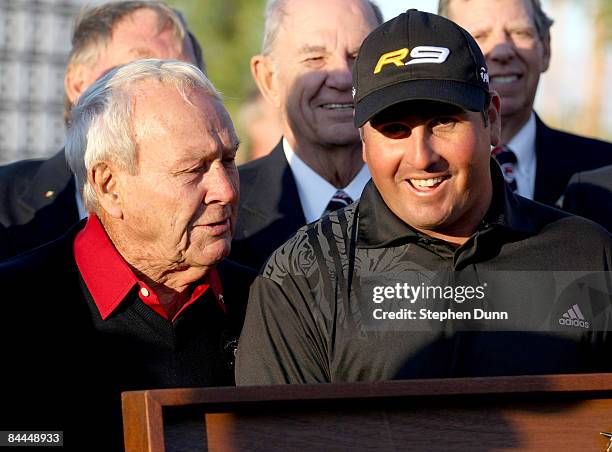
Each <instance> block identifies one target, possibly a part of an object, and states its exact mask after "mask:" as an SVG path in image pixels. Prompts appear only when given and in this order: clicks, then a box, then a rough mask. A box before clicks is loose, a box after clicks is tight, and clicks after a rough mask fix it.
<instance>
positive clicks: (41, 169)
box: [0, 149, 79, 257]
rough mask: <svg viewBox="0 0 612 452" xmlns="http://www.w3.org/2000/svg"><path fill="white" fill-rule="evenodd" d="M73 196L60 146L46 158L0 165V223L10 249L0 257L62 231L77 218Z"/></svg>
mask: <svg viewBox="0 0 612 452" xmlns="http://www.w3.org/2000/svg"><path fill="white" fill-rule="evenodd" d="M75 195H76V191H75V184H74V178H73V177H72V173H71V172H70V168H68V165H67V163H66V157H65V154H64V150H63V149H62V150H61V151H59V152H58V153H57V154H55V155H54V156H53V157H51V158H49V159H47V160H23V161H19V162H15V163H12V164H9V165H5V166H2V167H0V200H1V202H0V224H1V225H2V226H4V227H5V228H6V231H7V235H8V237H9V242H10V250H7V252H5V253H3V254H2V255H0V257H8V256H10V255H16V254H19V253H21V252H24V251H28V250H30V249H32V248H35V247H37V246H39V245H42V244H43V243H47V242H49V241H51V240H54V239H56V238H58V237H59V236H60V235H62V234H64V233H65V232H66V231H67V230H68V229H69V228H70V227H71V226H72V225H74V224H75V223H76V222H77V221H78V220H79V213H78V209H77V205H76V199H75ZM0 248H2V247H1V246H0Z"/></svg>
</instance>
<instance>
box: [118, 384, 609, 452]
mask: <svg viewBox="0 0 612 452" xmlns="http://www.w3.org/2000/svg"><path fill="white" fill-rule="evenodd" d="M123 404H124V426H125V432H126V434H125V437H126V451H128V452H141V451H152V452H161V451H164V450H168V452H171V451H172V450H190V451H197V450H213V451H243V450H244V451H247V450H248V451H260V450H261V451H264V450H265V451H274V450H278V451H280V450H304V449H306V450H347V449H349V450H354V451H359V450H373V449H376V450H385V451H386V450H389V451H391V450H445V451H454V450H580V451H589V450H595V451H603V450H605V449H606V445H607V443H608V441H607V439H606V438H604V437H602V436H601V435H599V432H600V431H610V430H611V429H612V375H610V374H592V375H557V376H528V377H495V378H461V379H459V378H457V379H436V380H406V381H390V382H382V383H354V384H339V385H329V384H323V385H303V386H270V387H240V388H203V389H175V390H154V391H138V392H130V393H124V394H123ZM185 410H188V412H189V413H190V414H189V416H190V418H189V419H190V421H189V422H190V423H189V424H188V425H190V427H189V428H190V429H191V430H190V431H194V434H190V435H185V434H183V433H181V434H179V435H177V434H174V435H172V434H168V435H167V436H168V438H171V437H172V441H171V442H169V444H166V445H165V444H164V427H166V432H169V430H168V427H167V424H168V423H169V420H170V419H172V418H173V417H175V416H176V415H177V414H180V413H181V412H183V414H182V416H183V417H184V416H185V414H184V413H185V412H187V411H185ZM179 431H180V430H179ZM184 431H185V430H183V432H184ZM187 436H188V437H189V438H196V439H198V438H201V443H200V444H192V445H191V446H185V445H184V444H183V445H182V446H181V447H183V448H182V449H180V448H178V447H177V448H173V447H174V444H175V443H176V441H175V439H177V438H178V439H180V438H185V437H187ZM169 441H170V440H169ZM190 441H192V440H191V439H190ZM198 442H199V441H198ZM165 446H167V447H165Z"/></svg>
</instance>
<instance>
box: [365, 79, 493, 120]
mask: <svg viewBox="0 0 612 452" xmlns="http://www.w3.org/2000/svg"><path fill="white" fill-rule="evenodd" d="M487 97H488V93H487V92H486V91H485V90H484V89H483V88H481V87H478V86H474V85H470V84H467V83H464V82H456V81H452V80H410V81H406V82H401V83H396V84H393V85H390V86H386V87H384V88H381V89H378V90H376V91H375V92H373V93H371V94H368V95H367V96H365V97H364V98H363V99H361V100H360V101H359V102H357V105H356V106H355V117H354V122H355V127H361V126H363V125H364V124H365V123H366V122H368V121H369V120H370V119H372V117H373V116H374V115H376V114H378V113H380V112H381V111H383V110H385V109H386V108H388V107H391V106H393V105H397V104H399V103H402V102H407V101H413V100H431V101H436V102H442V103H446V104H451V105H456V106H458V107H461V108H463V109H465V110H469V111H481V110H482V109H483V108H484V107H485V105H486V103H487Z"/></svg>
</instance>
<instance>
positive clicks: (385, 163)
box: [363, 96, 499, 243]
mask: <svg viewBox="0 0 612 452" xmlns="http://www.w3.org/2000/svg"><path fill="white" fill-rule="evenodd" d="M498 108H499V99H498V98H497V97H496V96H493V99H492V101H491V105H490V106H489V108H488V112H489V117H490V121H491V123H490V124H489V125H485V124H484V120H483V117H482V114H481V113H476V112H470V111H465V110H463V109H461V108H458V107H455V106H452V105H449V104H442V103H436V102H428V101H420V102H416V101H413V102H407V103H402V104H398V105H396V106H393V107H389V108H387V109H386V110H384V111H383V112H381V113H379V114H377V115H376V116H374V118H372V120H371V121H370V122H368V123H367V124H366V125H365V126H364V127H363V154H364V160H365V161H366V162H367V164H368V166H369V168H370V173H371V174H372V179H373V180H374V183H375V185H376V187H377V188H378V190H379V192H380V194H381V196H382V198H383V199H384V201H385V204H387V206H388V207H389V209H391V211H392V212H393V213H394V214H395V215H396V216H397V217H399V218H400V219H401V220H403V221H404V222H405V223H407V224H408V225H410V226H412V227H413V228H415V229H417V230H419V231H421V232H423V233H425V234H428V235H431V236H434V237H438V238H442V239H444V240H447V241H450V242H455V243H461V242H462V241H464V240H463V239H465V238H467V237H469V236H470V235H471V234H472V233H473V232H474V231H475V229H476V227H477V226H478V224H479V223H480V221H481V220H482V218H483V217H484V215H485V213H486V211H487V209H488V207H489V204H490V201H491V193H492V185H491V174H490V167H489V161H490V145H491V144H497V142H498V141H499V123H498V121H499V116H498Z"/></svg>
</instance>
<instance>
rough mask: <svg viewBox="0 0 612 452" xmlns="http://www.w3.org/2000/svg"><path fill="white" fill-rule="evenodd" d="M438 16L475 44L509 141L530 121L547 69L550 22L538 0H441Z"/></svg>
mask: <svg viewBox="0 0 612 452" xmlns="http://www.w3.org/2000/svg"><path fill="white" fill-rule="evenodd" d="M439 12H440V14H441V15H443V16H446V17H448V18H449V19H451V20H453V21H454V22H456V23H458V24H459V25H460V26H462V27H463V28H465V29H466V30H467V31H469V32H470V34H472V36H474V38H475V39H476V42H478V45H479V46H480V48H481V49H482V52H483V53H484V55H485V57H486V59H487V64H488V66H489V72H490V77H491V87H492V88H493V89H494V90H495V91H497V93H498V94H499V95H500V97H501V99H502V117H503V121H502V124H503V128H504V129H506V124H507V125H508V126H509V127H511V128H512V129H516V130H513V133H511V134H510V136H509V137H508V138H511V137H512V135H513V134H514V133H516V132H518V130H520V127H522V125H524V124H525V122H527V120H528V119H529V116H530V115H531V111H532V109H533V102H534V99H535V94H536V91H537V88H538V82H539V80H540V75H541V74H542V73H543V72H545V71H546V70H547V69H548V64H549V61H550V27H551V25H552V23H553V21H552V20H551V19H550V18H549V17H548V16H547V15H546V14H545V13H544V11H543V10H542V7H541V5H540V0H441V1H440V4H439ZM504 132H505V130H504ZM504 135H507V134H506V133H504ZM504 138H505V137H504Z"/></svg>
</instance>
